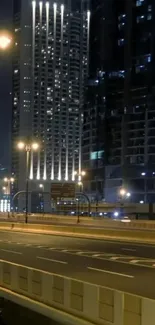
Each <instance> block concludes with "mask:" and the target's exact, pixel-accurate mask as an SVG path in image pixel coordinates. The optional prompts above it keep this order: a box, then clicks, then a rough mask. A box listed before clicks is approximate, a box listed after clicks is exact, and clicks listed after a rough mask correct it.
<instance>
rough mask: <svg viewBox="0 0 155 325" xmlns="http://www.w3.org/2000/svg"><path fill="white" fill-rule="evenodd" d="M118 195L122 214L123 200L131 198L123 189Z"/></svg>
mask: <svg viewBox="0 0 155 325" xmlns="http://www.w3.org/2000/svg"><path fill="white" fill-rule="evenodd" d="M119 194H120V198H121V210H122V214H123V212H124V211H123V204H124V200H125V199H129V198H130V197H131V193H130V192H128V191H127V190H126V189H125V188H121V189H120V191H119Z"/></svg>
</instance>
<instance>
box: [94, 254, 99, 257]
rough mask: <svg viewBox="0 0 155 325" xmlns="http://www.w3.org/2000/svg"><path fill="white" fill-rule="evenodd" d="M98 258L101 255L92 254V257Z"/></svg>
mask: <svg viewBox="0 0 155 325" xmlns="http://www.w3.org/2000/svg"><path fill="white" fill-rule="evenodd" d="M99 256H101V254H94V255H92V257H99Z"/></svg>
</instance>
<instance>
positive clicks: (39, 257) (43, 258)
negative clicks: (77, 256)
mask: <svg viewBox="0 0 155 325" xmlns="http://www.w3.org/2000/svg"><path fill="white" fill-rule="evenodd" d="M37 259H39V260H43V261H49V262H54V263H61V264H68V263H67V262H64V261H59V260H53V259H51V258H46V257H41V256H37Z"/></svg>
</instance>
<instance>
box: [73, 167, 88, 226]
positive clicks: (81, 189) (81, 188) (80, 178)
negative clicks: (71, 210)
mask: <svg viewBox="0 0 155 325" xmlns="http://www.w3.org/2000/svg"><path fill="white" fill-rule="evenodd" d="M74 175H75V176H77V185H78V186H79V191H80V192H82V191H83V182H82V178H83V177H84V176H85V175H86V172H85V171H84V170H81V171H79V172H78V171H75V172H74ZM77 223H80V213H79V200H78V216H77Z"/></svg>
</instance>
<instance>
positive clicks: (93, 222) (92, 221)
mask: <svg viewBox="0 0 155 325" xmlns="http://www.w3.org/2000/svg"><path fill="white" fill-rule="evenodd" d="M10 220H11V221H13V220H17V221H19V222H20V221H22V222H24V221H25V216H24V215H23V214H22V215H20V214H19V215H18V214H17V215H16V216H15V218H10ZM28 220H29V222H31V223H33V222H34V223H35V222H37V223H41V224H42V223H45V224H46V223H50V224H58V225H61V224H66V225H76V224H77V217H76V216H75V217H67V216H63V215H61V216H58V215H51V216H48V215H44V216H43V215H30V216H29V217H28ZM80 225H83V226H90V227H96V228H97V227H102V228H110V229H112V228H114V229H119V228H120V229H137V230H139V229H148V230H149V229H150V230H155V221H148V220H146V221H140V220H131V221H130V220H129V222H122V221H121V220H112V219H103V218H102V217H101V218H97V217H95V218H93V217H89V218H88V217H80Z"/></svg>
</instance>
